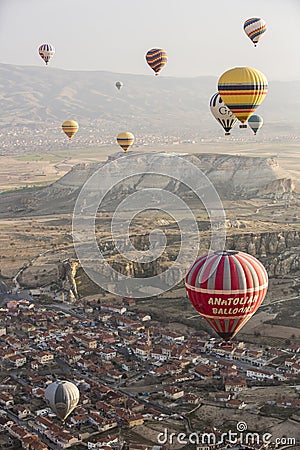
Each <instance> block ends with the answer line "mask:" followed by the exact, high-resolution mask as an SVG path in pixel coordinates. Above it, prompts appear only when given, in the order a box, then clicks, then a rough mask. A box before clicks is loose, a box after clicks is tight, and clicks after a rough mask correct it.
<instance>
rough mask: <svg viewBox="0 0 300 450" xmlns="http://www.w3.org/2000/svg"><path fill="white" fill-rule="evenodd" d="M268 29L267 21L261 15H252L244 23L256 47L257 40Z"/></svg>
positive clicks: (245, 29)
mask: <svg viewBox="0 0 300 450" xmlns="http://www.w3.org/2000/svg"><path fill="white" fill-rule="evenodd" d="M266 30H267V25H266V22H265V21H264V20H263V19H260V18H259V17H252V18H251V19H248V20H246V21H245V23H244V31H245V33H246V35H247V36H248V37H249V38H250V39H251V41H252V42H253V44H254V45H255V47H256V44H257V42H258V41H259V40H260V39H261V38H262V35H263V34H264V32H265V31H266Z"/></svg>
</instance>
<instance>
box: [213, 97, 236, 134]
mask: <svg viewBox="0 0 300 450" xmlns="http://www.w3.org/2000/svg"><path fill="white" fill-rule="evenodd" d="M209 106H210V110H211V113H212V115H213V116H214V118H215V119H217V121H218V122H219V123H220V124H221V125H222V127H223V128H224V130H225V131H226V133H225V136H229V135H230V130H231V128H232V127H233V126H234V124H235V123H236V121H237V118H236V117H235V116H234V115H233V114H232V112H231V111H230V109H228V108H227V106H226V105H225V103H224V102H223V100H222V99H221V96H220V94H219V93H218V92H217V93H216V94H214V95H213V96H212V98H211V99H210V103H209Z"/></svg>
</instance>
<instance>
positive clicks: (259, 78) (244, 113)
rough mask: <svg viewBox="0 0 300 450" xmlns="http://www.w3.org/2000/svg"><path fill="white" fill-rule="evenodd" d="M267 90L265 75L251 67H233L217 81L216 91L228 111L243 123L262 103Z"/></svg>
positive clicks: (242, 126) (244, 126)
mask: <svg viewBox="0 0 300 450" xmlns="http://www.w3.org/2000/svg"><path fill="white" fill-rule="evenodd" d="M267 90H268V80H267V78H266V77H265V75H264V74H263V73H262V72H260V71H259V70H257V69H253V68H251V67H235V68H234V69H230V70H227V72H225V73H223V75H221V77H220V78H219V81H218V91H219V94H220V96H221V98H222V100H223V102H224V103H225V105H226V106H227V107H228V108H229V109H230V111H231V112H232V113H233V114H234V115H235V117H236V118H237V119H238V120H239V121H240V122H241V123H242V125H240V128H247V125H244V123H245V122H246V121H247V120H248V119H249V117H250V116H251V115H252V114H253V113H254V111H255V109H256V108H257V107H258V106H259V105H260V104H261V103H262V102H263V100H264V98H265V96H266V94H267Z"/></svg>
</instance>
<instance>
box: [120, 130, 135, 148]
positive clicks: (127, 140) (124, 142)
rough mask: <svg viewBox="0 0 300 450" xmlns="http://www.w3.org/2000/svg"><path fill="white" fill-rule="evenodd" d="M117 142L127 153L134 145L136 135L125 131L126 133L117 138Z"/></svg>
mask: <svg viewBox="0 0 300 450" xmlns="http://www.w3.org/2000/svg"><path fill="white" fill-rule="evenodd" d="M117 142H118V144H119V145H120V147H122V149H123V150H124V152H127V150H128V149H129V147H131V145H132V144H133V143H134V135H133V134H132V133H130V132H129V131H125V132H124V133H120V134H118V136H117Z"/></svg>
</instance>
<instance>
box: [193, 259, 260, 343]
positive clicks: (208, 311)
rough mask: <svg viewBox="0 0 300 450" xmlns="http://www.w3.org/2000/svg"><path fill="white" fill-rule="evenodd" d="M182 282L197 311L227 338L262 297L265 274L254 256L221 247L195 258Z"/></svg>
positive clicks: (230, 336)
mask: <svg viewBox="0 0 300 450" xmlns="http://www.w3.org/2000/svg"><path fill="white" fill-rule="evenodd" d="M185 286H186V290H187V293H188V296H189V299H190V301H191V303H192V305H193V306H194V308H195V309H196V311H198V313H199V314H200V315H201V316H203V317H204V319H205V320H206V321H207V322H208V323H209V325H210V326H211V327H212V328H213V329H214V330H215V331H216V332H217V333H218V335H219V336H220V337H221V338H222V339H224V340H225V341H229V340H230V339H232V338H233V337H234V336H235V335H236V333H237V332H238V331H239V330H240V329H241V328H242V327H243V326H244V325H245V323H246V322H248V320H249V319H250V318H251V316H252V315H253V314H254V313H255V311H256V310H257V309H258V308H259V306H260V305H261V303H262V301H263V300H264V298H265V295H266V293H267V289H268V274H267V272H266V269H265V268H264V266H263V265H262V264H261V262H260V261H258V260H257V259H256V258H254V256H252V255H248V254H247V253H244V252H239V251H235V250H228V251H226V250H225V251H223V250H222V251H216V252H214V253H208V254H206V255H203V256H201V257H200V258H198V259H197V260H196V261H195V262H194V264H193V265H192V266H191V268H190V269H189V272H188V274H187V276H186V280H185Z"/></svg>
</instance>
